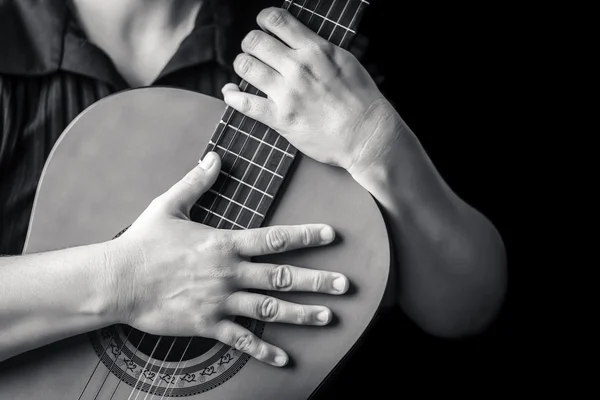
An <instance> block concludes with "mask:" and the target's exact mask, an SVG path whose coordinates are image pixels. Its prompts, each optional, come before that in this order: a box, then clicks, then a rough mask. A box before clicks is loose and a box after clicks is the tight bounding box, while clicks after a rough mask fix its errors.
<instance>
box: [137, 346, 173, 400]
mask: <svg viewBox="0 0 600 400" xmlns="http://www.w3.org/2000/svg"><path fill="white" fill-rule="evenodd" d="M174 344H175V340H173V341H172V342H171V346H170V347H169V350H167V355H166V356H165V358H164V359H163V360H162V363H161V364H160V367H159V368H158V371H156V375H155V376H154V379H153V380H152V384H151V385H150V388H152V387H153V386H154V383H155V382H156V378H158V377H159V376H160V371H162V368H163V366H164V365H165V361H166V360H167V359H168V358H169V354H171V350H172V349H173V345H174ZM149 394H150V390H148V391H147V392H146V395H145V396H144V399H143V400H146V399H147V398H148V395H149ZM152 397H154V393H152Z"/></svg>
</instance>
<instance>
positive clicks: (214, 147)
mask: <svg viewBox="0 0 600 400" xmlns="http://www.w3.org/2000/svg"><path fill="white" fill-rule="evenodd" d="M242 85H243V83H242V84H241V85H240V86H242ZM232 115H233V113H231V114H230V116H229V119H230V118H231V117H232ZM224 131H225V127H223V129H222V130H221V132H220V133H219V136H218V137H217V139H216V140H215V143H218V142H219V139H220V138H221V135H222V134H223V132H224ZM215 133H216V132H215ZM213 136H214V135H213ZM209 145H210V144H209ZM208 149H209V146H207V147H206V151H205V155H206V152H207V151H208ZM215 149H216V145H214V146H213V148H212V150H213V151H214V150H215ZM234 163H235V161H234ZM232 168H233V165H232ZM225 184H226V181H225V182H223V185H222V186H221V187H220V188H219V190H218V191H221V190H222V189H223V186H224V185H225ZM215 201H216V198H215ZM215 201H213V203H212V204H211V206H210V208H211V209H212V208H213V207H214V206H215ZM207 216H208V214H207V215H206V217H207ZM206 217H205V218H204V220H203V221H202V223H203V224H206Z"/></svg>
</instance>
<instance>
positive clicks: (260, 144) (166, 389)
mask: <svg viewBox="0 0 600 400" xmlns="http://www.w3.org/2000/svg"><path fill="white" fill-rule="evenodd" d="M306 1H307V0H304V4H303V5H305V4H306ZM292 3H293V1H292V2H290V4H289V5H288V6H287V9H289V7H290V6H291V4H292ZM300 12H302V10H300ZM258 92H259V90H257V92H256V94H258ZM233 112H235V110H233ZM232 114H233V113H232ZM245 117H246V116H244V117H243V118H242V122H241V123H240V128H242V127H243V121H244V119H245ZM256 126H257V121H254V123H253V125H252V128H251V129H250V132H249V135H251V134H252V132H253V131H254V129H255V127H256ZM268 132H269V129H266V130H265V132H264V134H263V137H262V139H263V141H265V142H266V138H267V134H268ZM249 135H248V137H246V141H245V142H244V145H242V150H241V151H240V154H242V152H243V149H244V148H245V145H246V143H247V140H248V139H249ZM277 139H278V138H277ZM232 142H233V140H232ZM262 145H263V143H262V142H260V143H259V144H258V145H257V148H256V150H255V152H254V154H253V155H252V157H251V160H252V161H254V159H255V157H256V155H257V154H258V151H259V150H260V147H261V146H262ZM276 145H277V140H276V141H275V143H274V144H273V146H276ZM271 151H273V147H271ZM269 156H270V154H269ZM284 156H285V155H284ZM267 159H268V158H267ZM249 170H250V164H249V165H248V168H247V169H246V171H245V172H244V175H243V176H242V179H241V180H242V181H243V179H244V177H245V176H246V173H247V172H248V171H249ZM261 172H262V170H261ZM253 186H254V185H253ZM239 188H240V183H239V182H238V183H237V184H236V190H235V192H234V195H233V196H232V199H233V198H234V197H235V194H236V193H237V191H238V190H239ZM249 193H251V192H250V191H249ZM244 205H245V202H244ZM228 206H229V205H228ZM226 214H227V209H226V210H225V212H224V213H223V216H224V217H226ZM222 221H223V219H222V218H221V220H220V221H219V224H218V225H217V227H218V226H219V225H220V223H221V222H222ZM234 222H236V223H237V217H236V219H235V221H234ZM233 228H234V225H232V228H231V229H233ZM191 341H192V339H191V338H190V340H189V341H188V344H187V346H186V350H184V353H183V355H182V357H181V359H180V360H179V362H178V365H177V367H176V368H175V371H174V373H173V379H170V380H169V382H167V387H166V388H165V391H164V392H163V395H162V396H161V399H163V398H164V396H165V395H166V394H167V392H168V388H169V386H170V385H171V384H172V383H174V380H175V379H176V378H175V376H176V375H177V369H178V368H179V365H180V363H181V361H182V360H183V357H185V353H186V352H187V348H188V347H189V345H190V343H191ZM187 362H188V360H186V361H185V363H184V365H183V366H182V367H181V369H182V370H183V368H185V366H186V365H187ZM171 393H172V390H171Z"/></svg>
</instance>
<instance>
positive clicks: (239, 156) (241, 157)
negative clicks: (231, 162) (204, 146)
mask: <svg viewBox="0 0 600 400" xmlns="http://www.w3.org/2000/svg"><path fill="white" fill-rule="evenodd" d="M208 143H209V144H214V145H215V147H218V148H219V149H221V150H223V151H225V152H227V153H228V154H234V155H235V156H236V159H238V158H239V159H242V160H244V161H246V162H247V163H249V164H252V165H254V166H256V167H258V168H260V169H262V170H265V171H268V172H270V173H271V174H273V175H275V176H276V177H278V178H282V179H283V176H281V175H279V174H278V173H276V172H273V171H271V170H270V169H268V168H266V167H263V166H262V165H259V164H257V163H255V162H254V161H251V160H248V159H247V158H246V157H243V156H241V155H239V154H236V153H233V152H229V151H228V150H227V149H226V148H224V147H223V146H221V145H218V144H215V143H213V142H212V141H209V142H208Z"/></svg>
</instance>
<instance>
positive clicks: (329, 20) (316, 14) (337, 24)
mask: <svg viewBox="0 0 600 400" xmlns="http://www.w3.org/2000/svg"><path fill="white" fill-rule="evenodd" d="M288 1H289V0H288ZM292 5H293V6H295V7H298V8H300V9H302V10H304V11H307V12H309V13H311V14H314V15H315V16H316V17H320V18H322V19H324V20H325V21H327V22H329V23H331V24H333V25H335V26H338V27H340V28H342V29H345V30H348V31H350V32H352V33H356V32H354V31H353V30H352V29H350V28H348V27H347V26H344V25H343V24H341V23H338V22H336V21H332V20H331V19H329V18H327V17H324V16H322V15H321V14H318V13H316V12H315V11H311V10H309V9H308V8H305V7H302V6H301V5H300V4H297V3H293V4H292ZM340 22H341V21H340Z"/></svg>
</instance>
